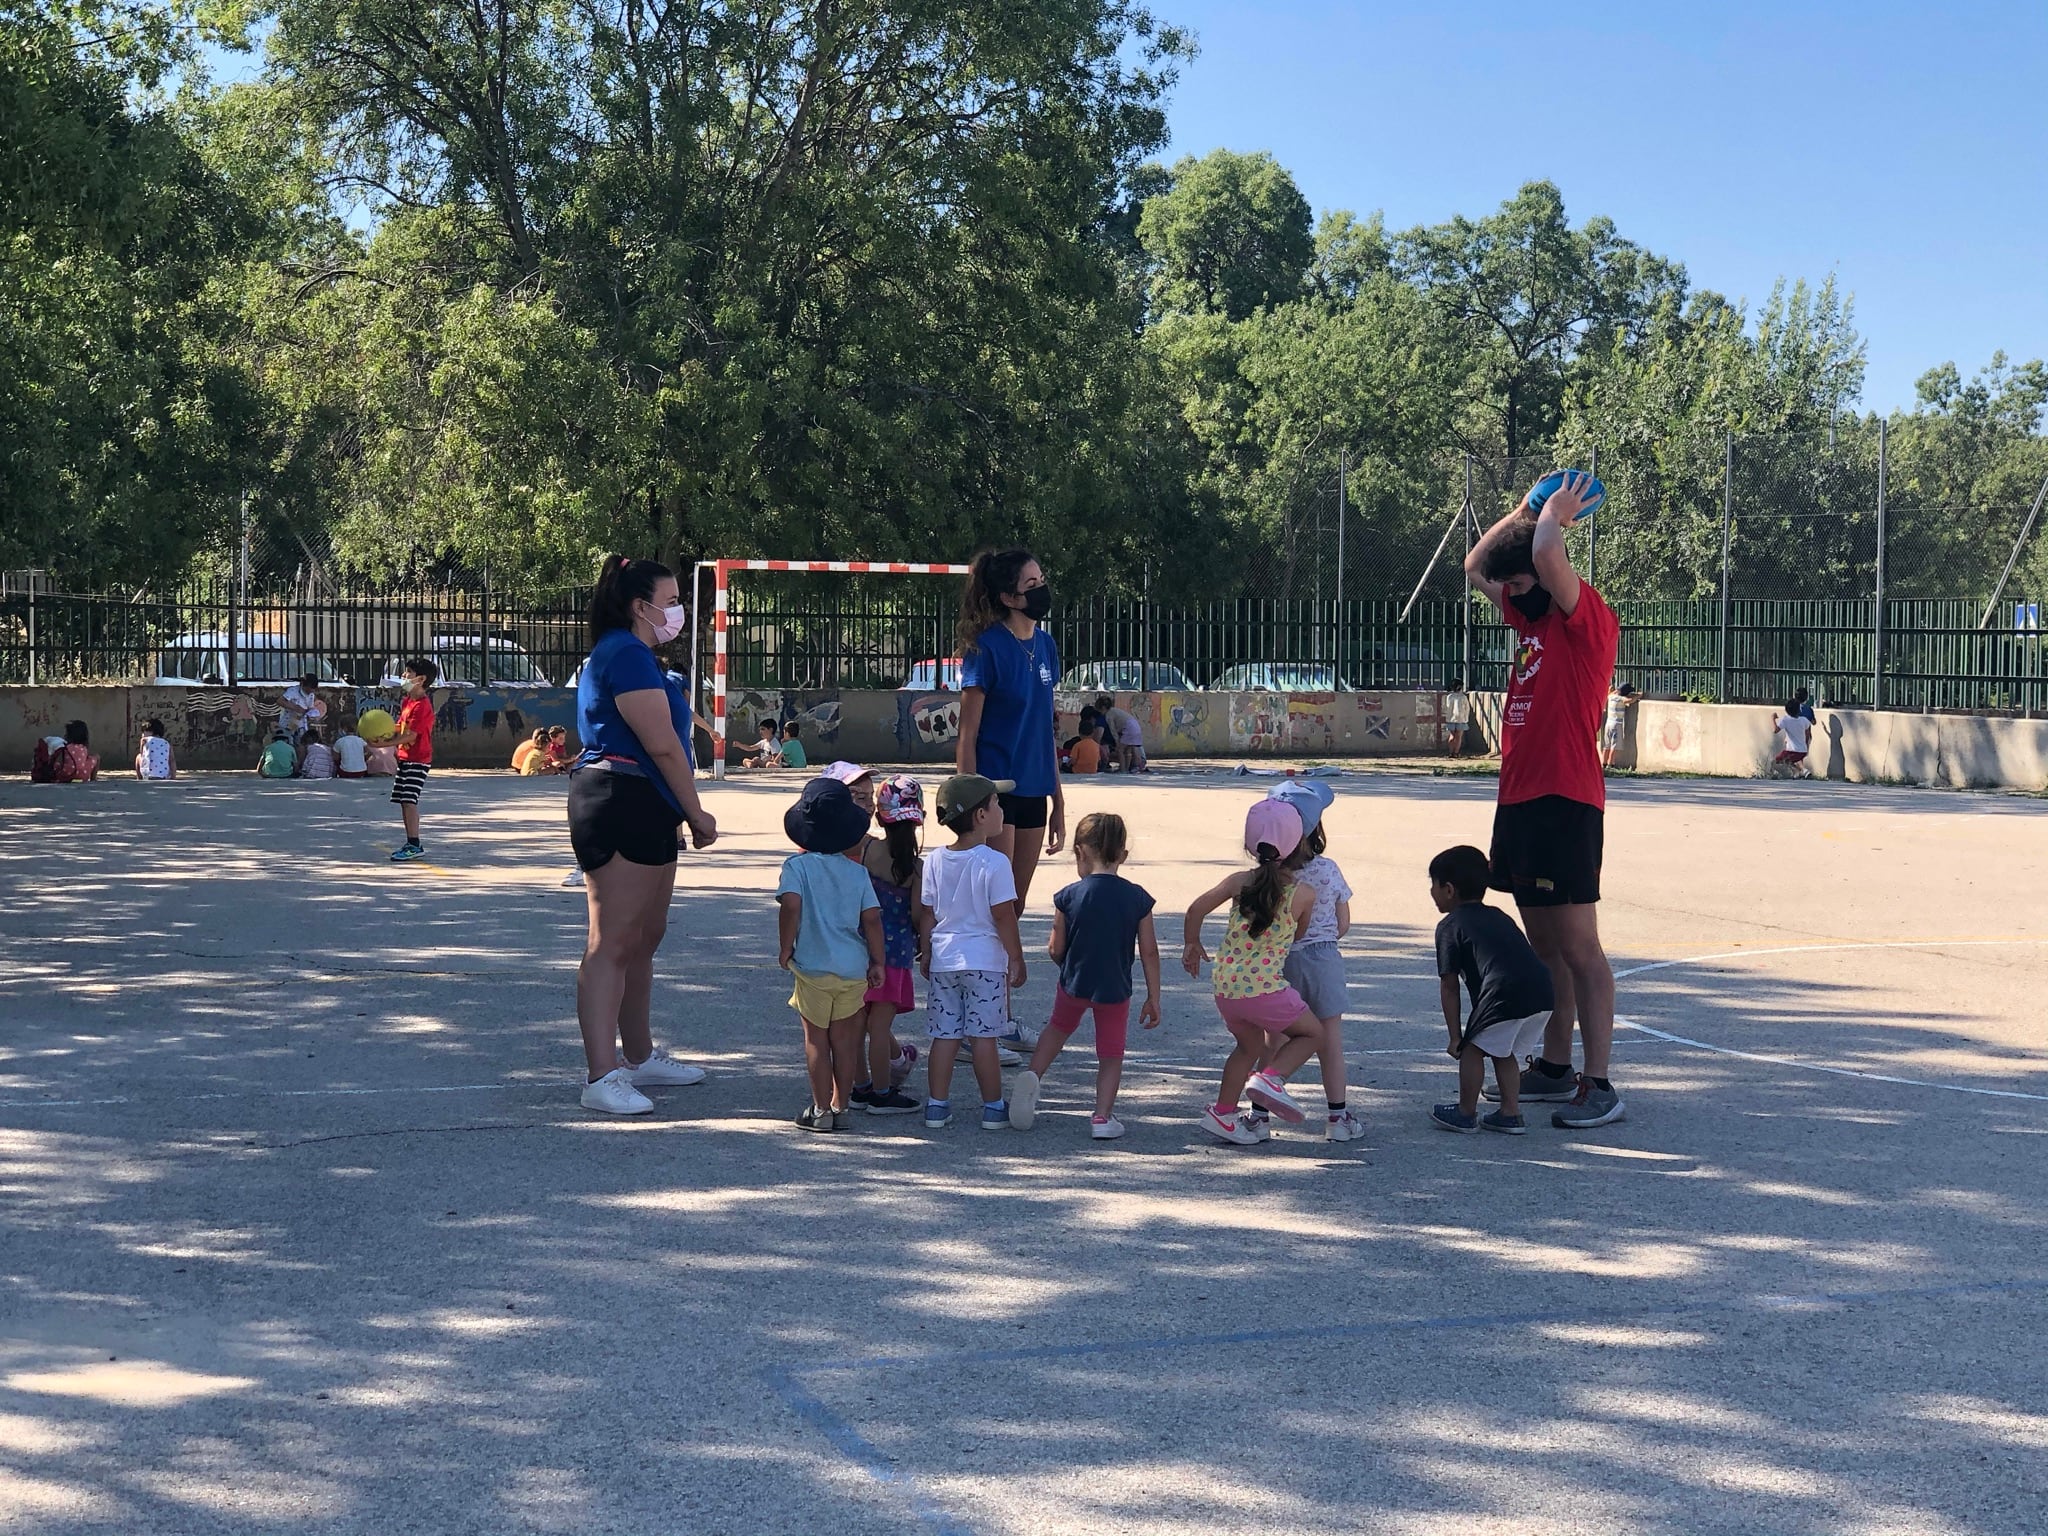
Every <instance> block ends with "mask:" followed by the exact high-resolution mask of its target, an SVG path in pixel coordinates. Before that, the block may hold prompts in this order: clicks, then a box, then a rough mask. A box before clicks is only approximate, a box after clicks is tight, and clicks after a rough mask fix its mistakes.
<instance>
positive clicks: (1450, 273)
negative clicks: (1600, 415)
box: [1395, 181, 1686, 459]
mask: <svg viewBox="0 0 2048 1536" xmlns="http://www.w3.org/2000/svg"><path fill="white" fill-rule="evenodd" d="M1395 259H1396V263H1397V265H1398V268H1399V270H1400V271H1401V272H1402V273H1403V274H1404V275H1405V276H1406V277H1407V278H1408V279H1409V280H1410V281H1412V282H1414V283H1415V284H1416V285H1417V286H1418V287H1420V288H1421V289H1422V291H1423V292H1425V293H1426V294H1428V295H1429V296H1430V298H1431V299H1432V300H1433V301H1434V302H1435V303H1436V304H1437V305H1439V306H1440V307H1441V308H1442V310H1443V312H1444V313H1445V314H1447V315H1448V316H1450V317H1451V318H1453V319H1455V320H1456V321H1457V322H1458V323H1459V324H1460V325H1461V326H1463V327H1464V328H1465V330H1466V331H1467V333H1468V335H1469V337H1470V340H1471V344H1472V349H1473V352H1472V355H1473V373H1472V390H1473V394H1474V399H1475V404H1476V405H1477V407H1478V416H1479V420H1478V421H1476V422H1475V423H1474V424H1473V426H1472V428H1471V429H1470V431H1469V434H1468V437H1467V440H1466V446H1467V447H1468V448H1470V449H1472V450H1473V451H1475V452H1479V453H1486V454H1491V453H1501V452H1504V453H1505V454H1506V455H1507V457H1508V458H1510V459H1515V458H1518V457H1520V456H1521V455H1523V454H1526V453H1533V452H1537V451H1540V449H1541V448H1542V447H1543V445H1544V444H1545V443H1546V442H1547V441H1548V440H1549V438H1550V435H1551V433H1552V432H1554V431H1555V430H1556V428H1557V424H1558V421H1559V419H1560V417H1561V415H1562V411H1563V400H1564V392H1565V381H1566V377H1567V374H1568V372H1569V371H1570V369H1571V367H1572V365H1573V363H1574V362H1575V361H1576V360H1577V359H1578V358H1579V356H1580V355H1581V353H1582V352H1583V351H1591V352H1596V353H1597V352H1602V351H1605V350H1606V349H1607V348H1609V347H1610V346H1611V345H1612V344H1613V343H1615V342H1623V343H1633V342H1634V341H1637V340H1639V339H1641V338H1642V336H1643V334H1644V329H1645V327H1646V326H1647V324H1648V323H1649V321H1650V319H1651V317H1652V316H1653V315H1655V314H1656V313H1657V312H1658V309H1659V306H1660V305H1661V304H1663V303H1664V302H1665V301H1666V300H1673V301H1681V302H1682V300H1683V298H1684V294H1685V283H1686V278H1685V269H1684V268H1683V267H1681V266H1679V265H1678V264H1676V263H1675V262H1670V261H1666V260H1664V259H1663V258H1662V257H1658V256H1653V255H1650V254H1649V253H1647V252H1645V251H1644V250H1642V249H1641V248H1640V247H1638V246H1636V245H1635V244H1634V243H1632V242H1630V241H1627V240H1624V239H1622V238H1621V237H1620V236H1619V235H1618V234H1616V233H1615V228H1614V223H1613V221H1612V220H1611V219H1606V218H1595V219H1589V220H1588V221H1587V222H1586V224H1585V225H1584V226H1583V227H1582V228H1579V229H1573V228H1572V227H1571V226H1570V224H1569V223H1567V222H1566V219H1565V212H1564V197H1563V195H1562V194H1561V193H1560V192H1559V191H1558V189H1557V188H1556V187H1555V186H1553V185H1552V184H1551V183H1549V182H1547V181H1533V182H1530V183H1528V184H1527V185H1525V186H1524V187H1523V188H1522V189H1521V190H1520V191H1519V192H1517V193H1516V194H1515V195H1514V196H1513V197H1512V198H1510V199H1508V201H1507V202H1505V203H1503V204H1502V205H1501V206H1500V209H1499V211H1498V212H1496V213H1494V214H1492V215H1490V216H1488V217H1487V218H1484V219H1481V220H1479V221H1477V222H1476V223H1475V222H1474V221H1472V220H1470V219H1466V218H1463V217H1459V218H1454V219H1452V220H1451V221H1450V222H1449V223H1446V224H1439V225H1434V226H1429V227H1426V228H1418V229H1412V230H1409V231H1408V232H1407V233H1405V234H1403V235H1402V236H1400V237H1399V239H1398V240H1397V241H1396V242H1395Z"/></svg>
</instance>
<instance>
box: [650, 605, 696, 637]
mask: <svg viewBox="0 0 2048 1536" xmlns="http://www.w3.org/2000/svg"><path fill="white" fill-rule="evenodd" d="M648 606H649V607H650V608H651V607H653V606H654V605H653V604H652V603H650V604H648ZM689 618H690V610H689V609H688V608H686V607H684V606H683V605H682V604H681V603H670V604H669V605H668V606H667V607H666V608H664V609H662V610H661V618H660V620H659V622H657V623H656V624H655V626H654V643H655V644H656V645H667V644H668V643H669V641H671V640H673V639H675V637H676V636H677V635H680V634H681V633H682V632H683V625H684V624H686V623H688V622H689Z"/></svg>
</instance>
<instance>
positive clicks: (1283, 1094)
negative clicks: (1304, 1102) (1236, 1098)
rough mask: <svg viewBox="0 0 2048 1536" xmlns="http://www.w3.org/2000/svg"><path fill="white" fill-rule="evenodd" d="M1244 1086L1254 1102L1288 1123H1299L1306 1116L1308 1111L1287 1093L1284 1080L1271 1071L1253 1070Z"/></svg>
mask: <svg viewBox="0 0 2048 1536" xmlns="http://www.w3.org/2000/svg"><path fill="white" fill-rule="evenodd" d="M1245 1088H1246V1090H1247V1091H1248V1092H1249V1093H1250V1094H1251V1096H1252V1102H1253V1103H1254V1104H1258V1105H1262V1106H1263V1107H1264V1108H1266V1109H1269V1110H1271V1111H1272V1112H1273V1113H1274V1114H1276V1115H1278V1116H1279V1117H1280V1118H1281V1119H1282V1120H1285V1121H1286V1122H1287V1123H1288V1124H1289V1125H1299V1124H1301V1122H1302V1121H1304V1120H1306V1119H1307V1118H1308V1111H1307V1110H1305V1109H1303V1108H1302V1107H1301V1105H1300V1104H1299V1103H1297V1102H1296V1101H1295V1099H1294V1097H1293V1095H1291V1094H1290V1093H1288V1091H1287V1083H1286V1081H1285V1080H1284V1079H1282V1078H1279V1077H1276V1076H1275V1075H1274V1074H1272V1073H1271V1072H1254V1073H1253V1074H1252V1077H1251V1081H1250V1082H1249V1083H1247V1084H1245Z"/></svg>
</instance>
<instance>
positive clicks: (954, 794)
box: [937, 773, 1017, 822]
mask: <svg viewBox="0 0 2048 1536" xmlns="http://www.w3.org/2000/svg"><path fill="white" fill-rule="evenodd" d="M1016 787H1017V781H1016V780H1015V779H985V778H983V777H982V776H981V775H980V774H978V773H956V774H954V775H953V776H952V777H951V778H950V779H948V780H946V781H945V783H943V784H941V785H940V786H939V794H938V802H937V803H938V808H939V820H941V821H945V822H950V821H951V820H952V819H953V818H954V817H955V816H958V815H959V814H960V813H961V812H962V811H971V810H973V809H974V807H976V806H977V805H980V804H981V803H982V801H984V800H986V799H988V798H989V797H990V796H991V795H1007V794H1009V793H1010V791H1012V790H1013V789H1015V788H1016Z"/></svg>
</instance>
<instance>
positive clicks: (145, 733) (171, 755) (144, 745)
mask: <svg viewBox="0 0 2048 1536" xmlns="http://www.w3.org/2000/svg"><path fill="white" fill-rule="evenodd" d="M177 776H178V754H177V753H176V752H174V751H172V750H171V743H170V740H169V738H168V737H166V736H165V735H164V723H163V721H161V720H158V719H156V718H155V717H153V716H152V717H151V718H150V719H148V720H145V721H143V722H142V740H141V742H140V743H139V744H138V746H137V748H136V752H135V777H137V778H138V779H175V778H176V777H177Z"/></svg>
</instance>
